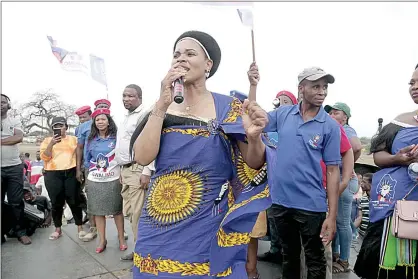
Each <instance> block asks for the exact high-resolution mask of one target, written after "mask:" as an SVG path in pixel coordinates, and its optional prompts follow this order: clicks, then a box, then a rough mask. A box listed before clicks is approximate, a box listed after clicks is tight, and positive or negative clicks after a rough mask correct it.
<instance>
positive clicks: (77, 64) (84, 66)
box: [47, 36, 89, 73]
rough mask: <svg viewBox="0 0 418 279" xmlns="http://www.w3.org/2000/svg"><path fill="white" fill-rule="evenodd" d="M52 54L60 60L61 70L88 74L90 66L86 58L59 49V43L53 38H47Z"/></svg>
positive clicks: (73, 52)
mask: <svg viewBox="0 0 418 279" xmlns="http://www.w3.org/2000/svg"><path fill="white" fill-rule="evenodd" d="M47 39H48V41H49V44H50V46H51V50H52V54H54V56H55V57H56V58H57V59H58V62H59V63H60V65H61V68H62V69H63V70H65V71H70V72H83V73H88V70H89V65H88V63H87V62H88V61H87V59H86V57H85V56H83V55H82V54H80V53H78V52H75V51H68V50H66V49H64V48H61V47H58V44H57V41H56V40H54V39H53V38H52V36H47Z"/></svg>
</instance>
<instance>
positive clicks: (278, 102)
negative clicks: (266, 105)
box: [273, 98, 280, 108]
mask: <svg viewBox="0 0 418 279" xmlns="http://www.w3.org/2000/svg"><path fill="white" fill-rule="evenodd" d="M273 106H274V107H276V108H278V107H280V101H279V99H277V98H276V99H274V100H273Z"/></svg>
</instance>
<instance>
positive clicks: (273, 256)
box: [257, 251, 282, 264]
mask: <svg viewBox="0 0 418 279" xmlns="http://www.w3.org/2000/svg"><path fill="white" fill-rule="evenodd" d="M257 260H259V261H260V262H270V263H276V264H279V263H281V262H282V255H281V254H280V253H271V252H270V251H268V252H266V253H264V254H262V255H259V256H257Z"/></svg>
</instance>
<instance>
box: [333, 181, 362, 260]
mask: <svg viewBox="0 0 418 279" xmlns="http://www.w3.org/2000/svg"><path fill="white" fill-rule="evenodd" d="M358 187H359V186H358V179H357V177H355V178H352V179H351V180H350V182H349V183H348V186H347V188H346V189H345V190H344V192H343V193H342V194H341V196H340V197H339V199H338V213H337V233H336V236H335V239H334V241H333V242H332V252H333V253H338V252H339V253H340V259H341V260H343V261H347V260H348V259H349V258H350V247H351V240H352V239H353V232H352V230H351V224H350V223H351V208H352V203H353V196H354V193H356V192H357V190H358Z"/></svg>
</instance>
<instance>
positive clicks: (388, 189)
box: [376, 174, 398, 204]
mask: <svg viewBox="0 0 418 279" xmlns="http://www.w3.org/2000/svg"><path fill="white" fill-rule="evenodd" d="M397 183H398V181H396V180H395V179H393V178H392V177H391V176H390V174H385V175H384V176H383V177H382V178H381V179H380V181H379V184H377V187H376V193H377V203H379V204H380V203H389V204H390V203H393V199H394V198H395V187H396V184H397Z"/></svg>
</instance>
